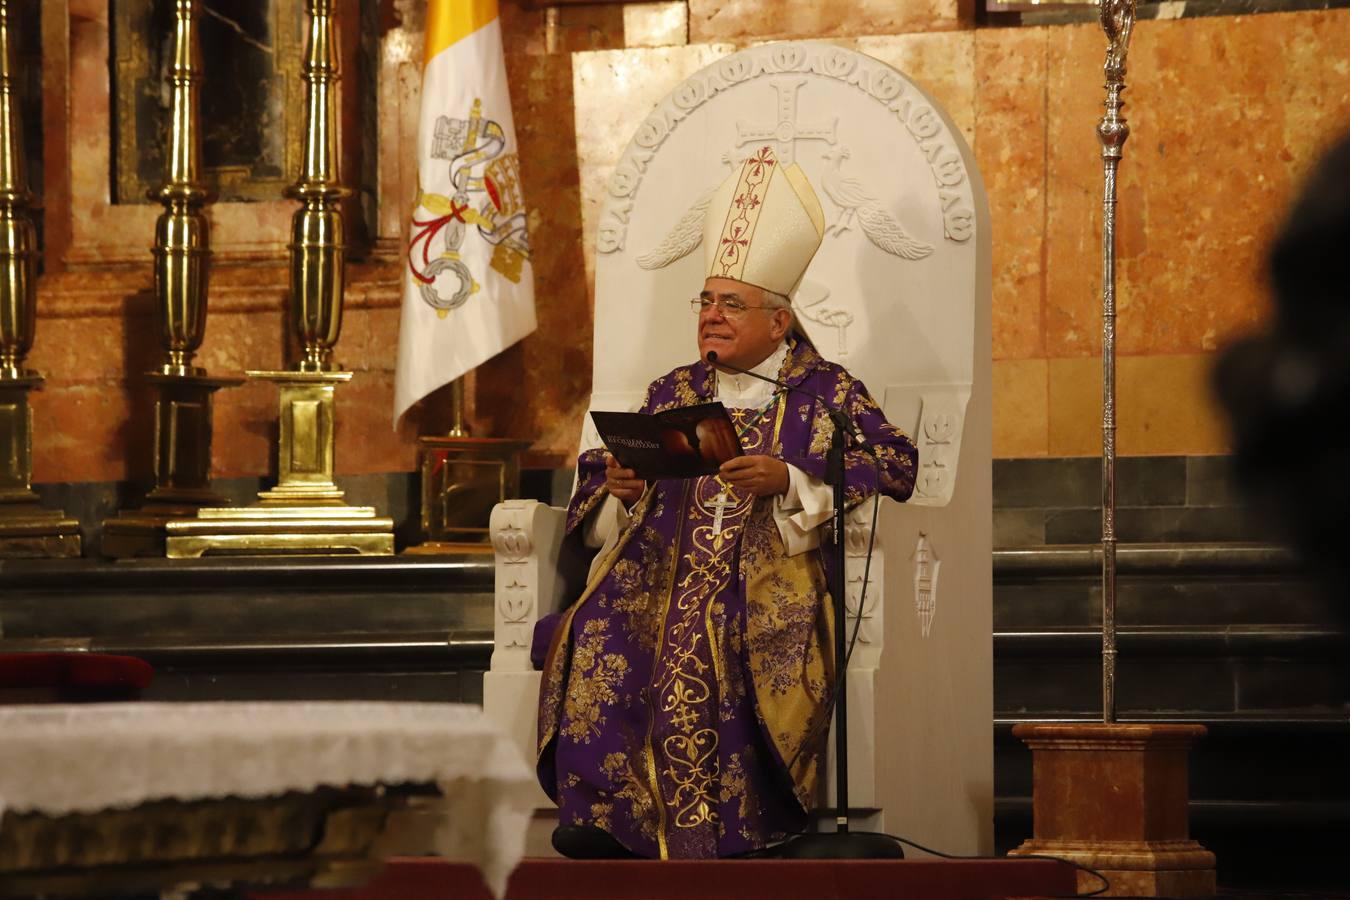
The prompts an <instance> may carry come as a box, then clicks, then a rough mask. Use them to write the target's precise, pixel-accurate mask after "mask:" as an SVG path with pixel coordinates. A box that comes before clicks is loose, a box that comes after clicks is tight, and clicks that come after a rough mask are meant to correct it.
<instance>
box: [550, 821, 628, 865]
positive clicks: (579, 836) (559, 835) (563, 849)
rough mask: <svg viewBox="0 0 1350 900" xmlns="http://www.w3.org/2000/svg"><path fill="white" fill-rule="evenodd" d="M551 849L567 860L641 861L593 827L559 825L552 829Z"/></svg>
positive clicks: (612, 837) (610, 836)
mask: <svg viewBox="0 0 1350 900" xmlns="http://www.w3.org/2000/svg"><path fill="white" fill-rule="evenodd" d="M553 849H554V850H557V851H558V852H559V853H561V854H562V855H563V856H566V857H567V858H568V859H642V857H641V856H638V855H637V854H636V853H634V852H633V851H632V850H629V849H628V848H627V847H625V846H624V845H623V844H620V843H619V842H618V841H617V840H615V838H614V835H612V834H610V833H609V832H608V831H605V830H604V829H603V828H597V827H596V826H594V825H559V826H558V827H557V828H555V829H553Z"/></svg>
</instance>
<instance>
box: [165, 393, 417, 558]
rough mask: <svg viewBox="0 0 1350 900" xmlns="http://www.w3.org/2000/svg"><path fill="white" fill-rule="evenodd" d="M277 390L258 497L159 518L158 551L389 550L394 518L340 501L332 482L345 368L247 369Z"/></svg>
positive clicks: (187, 554)
mask: <svg viewBox="0 0 1350 900" xmlns="http://www.w3.org/2000/svg"><path fill="white" fill-rule="evenodd" d="M248 377H249V378H252V379H256V380H259V381H271V382H273V383H275V384H276V385H277V387H278V389H279V391H280V401H279V402H280V414H281V436H280V441H279V444H278V452H277V470H278V476H279V477H278V480H277V486H276V487H275V488H272V489H271V490H268V491H261V492H259V494H258V501H259V502H258V503H256V504H254V505H253V506H249V507H244V508H239V509H235V508H232V507H206V508H203V509H198V510H196V515H195V516H191V517H185V518H182V519H174V520H171V521H169V522H168V523H166V525H165V534H166V539H165V553H166V555H167V556H169V557H171V558H174V559H189V558H195V557H201V556H215V555H234V556H241V555H243V556H287V555H348V554H360V555H368V556H388V555H390V554H392V553H393V552H394V520H393V519H390V518H387V517H383V516H379V515H377V513H376V511H375V509H374V508H373V507H369V506H348V505H347V504H346V503H344V502H343V496H344V495H343V492H342V490H341V489H340V488H338V486H337V485H336V484H335V483H334V482H333V448H334V434H335V433H334V428H333V426H334V423H335V416H334V392H335V389H336V387H337V385H339V384H343V383H345V382H348V381H351V379H352V373H351V372H293V371H279V372H278V371H260V372H249V373H248Z"/></svg>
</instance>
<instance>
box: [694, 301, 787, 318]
mask: <svg viewBox="0 0 1350 900" xmlns="http://www.w3.org/2000/svg"><path fill="white" fill-rule="evenodd" d="M714 306H715V307H717V311H718V312H720V313H721V314H722V315H723V316H724V317H725V318H728V319H739V318H740V317H741V316H743V315H745V314H746V312H748V311H749V310H752V309H767V310H769V311H770V312H773V311H774V310H778V309H781V308H782V307H778V306H750V305H748V304H745V303H742V302H741V301H739V300H723V299H722V298H720V297H719V298H717V299H713V298H712V297H695V298H694V299H692V300H690V301H689V308H690V309H692V310H693V311H694V313H695V315H701V314H702V313H703V312H704V311H705V310H709V309H712V308H713V307H714Z"/></svg>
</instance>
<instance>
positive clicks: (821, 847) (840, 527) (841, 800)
mask: <svg viewBox="0 0 1350 900" xmlns="http://www.w3.org/2000/svg"><path fill="white" fill-rule="evenodd" d="M707 360H708V362H709V363H711V364H712V365H714V366H717V367H720V368H723V369H729V370H730V371H732V372H739V373H740V374H742V375H749V376H750V377H751V378H758V379H759V380H760V381H767V382H768V383H769V384H773V385H777V386H778V387H780V388H782V389H783V390H786V391H791V392H793V393H797V394H801V395H802V396H804V397H810V398H811V399H812V400H815V401H816V402H817V403H819V404H820V405H821V406H823V407H824V408H825V409H826V411H827V412H828V414H829V417H830V422H831V423H832V424H833V426H834V434H833V436H832V437H831V439H830V450H829V453H828V454H826V457H825V462H826V481H827V482H828V483H829V484H830V486H831V487H832V488H833V489H834V523H833V524H834V527H833V531H834V540H833V544H832V545H831V553H833V555H834V577H833V578H832V579H831V584H830V585H829V589H830V595H831V597H832V598H833V600H834V665H835V687H836V691H835V698H834V773H835V774H834V780H835V798H836V804H837V808H836V810H835V831H833V832H821V833H817V834H803V835H799V836H797V837H795V838H793V839H792V840H790V841H788V842H786V843H785V844H783V845H782V846H780V847H778V848H777V853H776V855H777V856H779V857H780V858H782V859H902V858H904V855H905V853H904V850H903V849H901V847H900V844H899V843H898V842H897V841H895V840H894V839H892V838H890V837H887V836H886V835H884V834H877V833H875V832H868V831H854V832H850V831H849V830H848V672H847V665H848V660H847V656H848V643H847V639H846V637H845V632H846V631H847V630H848V629H847V622H848V611H847V608H846V607H845V605H844V589H845V588H846V587H847V585H848V580H847V579H846V578H845V577H844V564H845V562H846V561H847V558H848V554H847V553H846V551H845V548H844V517H845V515H846V513H847V510H846V509H845V505H844V504H845V498H844V449H845V446H846V444H847V442H848V439H849V438H850V437H852V438H853V441H854V443H856V444H857V445H858V446H859V447H861V448H863V449H866V450H868V451H869V452H873V453H874V452H875V451H873V450H872V447H871V446H870V445H869V444H868V443H867V441H866V440H864V439H863V436H862V435H861V434H860V433H859V432H858V429H857V426H855V425H854V424H853V420H852V419H850V418H849V417H848V414H847V413H846V412H844V411H843V410H842V409H836V408H835V407H834V406H832V405H831V404H830V403H829V402H828V401H826V400H825V398H824V397H821V396H820V395H818V394H815V393H812V392H811V391H807V390H803V389H801V388H799V387H795V386H793V385H790V384H788V383H786V382H783V381H779V380H778V379H777V378H769V377H768V376H766V375H760V374H759V373H758V372H751V371H750V370H749V369H742V368H741V367H740V366H733V365H731V364H730V363H726V362H721V361H719V360H718V358H717V353H716V351H709V352H708V355H707ZM858 612H859V615H861V614H862V610H859V611H858Z"/></svg>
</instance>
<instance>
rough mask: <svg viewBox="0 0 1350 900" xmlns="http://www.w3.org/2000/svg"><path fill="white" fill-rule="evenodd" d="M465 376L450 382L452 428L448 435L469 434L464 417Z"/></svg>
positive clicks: (464, 435)
mask: <svg viewBox="0 0 1350 900" xmlns="http://www.w3.org/2000/svg"><path fill="white" fill-rule="evenodd" d="M464 378H465V376H463V375H461V376H460V377H458V378H456V379H455V380H454V381H452V382H450V428H449V430H448V431H446V433H445V436H446V437H452V438H466V437H468V436H469V425H468V423H467V422H466V421H465V419H464Z"/></svg>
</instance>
